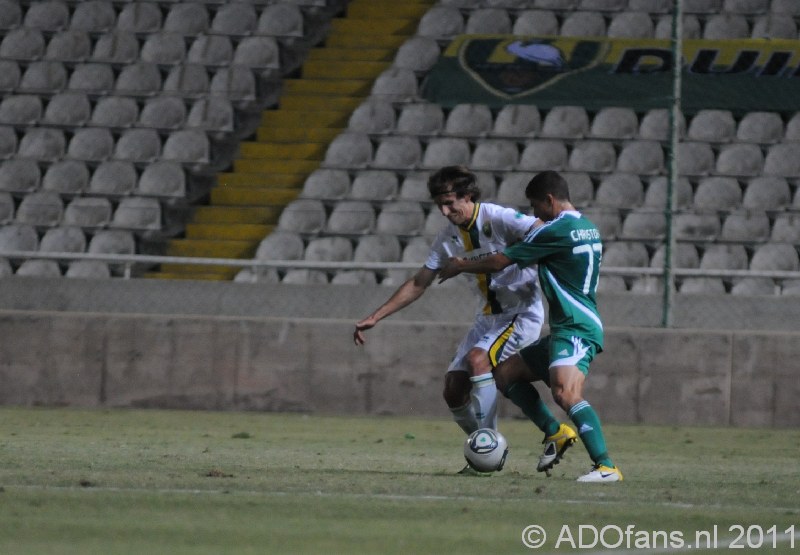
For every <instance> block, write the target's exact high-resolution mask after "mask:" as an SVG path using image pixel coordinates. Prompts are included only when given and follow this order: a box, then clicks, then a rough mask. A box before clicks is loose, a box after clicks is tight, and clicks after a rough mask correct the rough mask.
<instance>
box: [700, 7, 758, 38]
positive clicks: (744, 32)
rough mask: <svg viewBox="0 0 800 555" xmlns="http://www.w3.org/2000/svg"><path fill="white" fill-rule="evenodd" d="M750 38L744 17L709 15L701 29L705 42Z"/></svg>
mask: <svg viewBox="0 0 800 555" xmlns="http://www.w3.org/2000/svg"><path fill="white" fill-rule="evenodd" d="M749 37H750V26H749V25H748V24H747V19H745V17H744V16H741V15H737V14H732V13H721V14H714V15H711V16H710V17H709V18H708V19H707V20H706V24H705V26H704V27H703V38H704V39H706V40H721V39H746V38H749Z"/></svg>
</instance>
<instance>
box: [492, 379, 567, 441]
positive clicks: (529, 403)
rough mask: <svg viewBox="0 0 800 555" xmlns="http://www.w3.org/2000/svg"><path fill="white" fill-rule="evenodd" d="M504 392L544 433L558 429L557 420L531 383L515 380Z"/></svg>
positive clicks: (551, 432)
mask: <svg viewBox="0 0 800 555" xmlns="http://www.w3.org/2000/svg"><path fill="white" fill-rule="evenodd" d="M505 394H506V397H508V398H509V399H511V402H513V403H514V404H515V405H517V406H518V407H519V408H520V409H522V412H523V413H524V414H525V416H527V417H528V418H530V420H531V422H533V423H534V424H536V426H538V428H539V429H540V430H542V431H543V432H544V433H545V435H547V436H551V435H553V434H554V433H556V432H557V431H558V427H559V423H558V420H556V418H555V416H553V413H552V412H550V409H549V408H548V407H547V405H546V404H545V403H544V401H542V398H541V397H540V396H539V392H538V391H536V388H535V387H533V385H531V384H530V383H528V382H515V383H512V384H511V385H509V386H508V388H507V389H506V392H505Z"/></svg>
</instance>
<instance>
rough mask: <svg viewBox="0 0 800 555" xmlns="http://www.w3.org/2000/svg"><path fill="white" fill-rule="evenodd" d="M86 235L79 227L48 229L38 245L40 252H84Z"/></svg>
mask: <svg viewBox="0 0 800 555" xmlns="http://www.w3.org/2000/svg"><path fill="white" fill-rule="evenodd" d="M85 250H86V235H85V234H84V233H83V230H82V229H81V228H79V227H72V226H59V227H53V228H51V229H48V230H47V231H46V232H45V234H44V236H42V240H41V242H40V243H39V251H40V252H84V251H85Z"/></svg>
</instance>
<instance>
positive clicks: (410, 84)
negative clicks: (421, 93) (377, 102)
mask: <svg viewBox="0 0 800 555" xmlns="http://www.w3.org/2000/svg"><path fill="white" fill-rule="evenodd" d="M417 85H418V84H417V77H416V75H414V72H413V71H411V70H410V69H403V68H399V67H391V68H389V69H387V70H386V71H384V72H383V73H381V74H380V75H378V78H377V79H375V83H374V84H373V85H372V90H371V94H372V95H374V96H380V97H383V98H385V99H388V100H391V101H392V102H409V101H411V100H414V99H416V98H417Z"/></svg>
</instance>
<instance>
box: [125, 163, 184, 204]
mask: <svg viewBox="0 0 800 555" xmlns="http://www.w3.org/2000/svg"><path fill="white" fill-rule="evenodd" d="M136 194H139V195H144V196H151V197H161V198H165V199H179V198H184V197H185V196H186V172H185V171H184V169H183V166H181V164H180V163H179V162H174V161H169V160H159V161H157V162H153V163H152V164H147V165H146V166H145V167H144V169H143V170H142V174H141V175H140V176H139V181H138V184H137V186H136Z"/></svg>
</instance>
